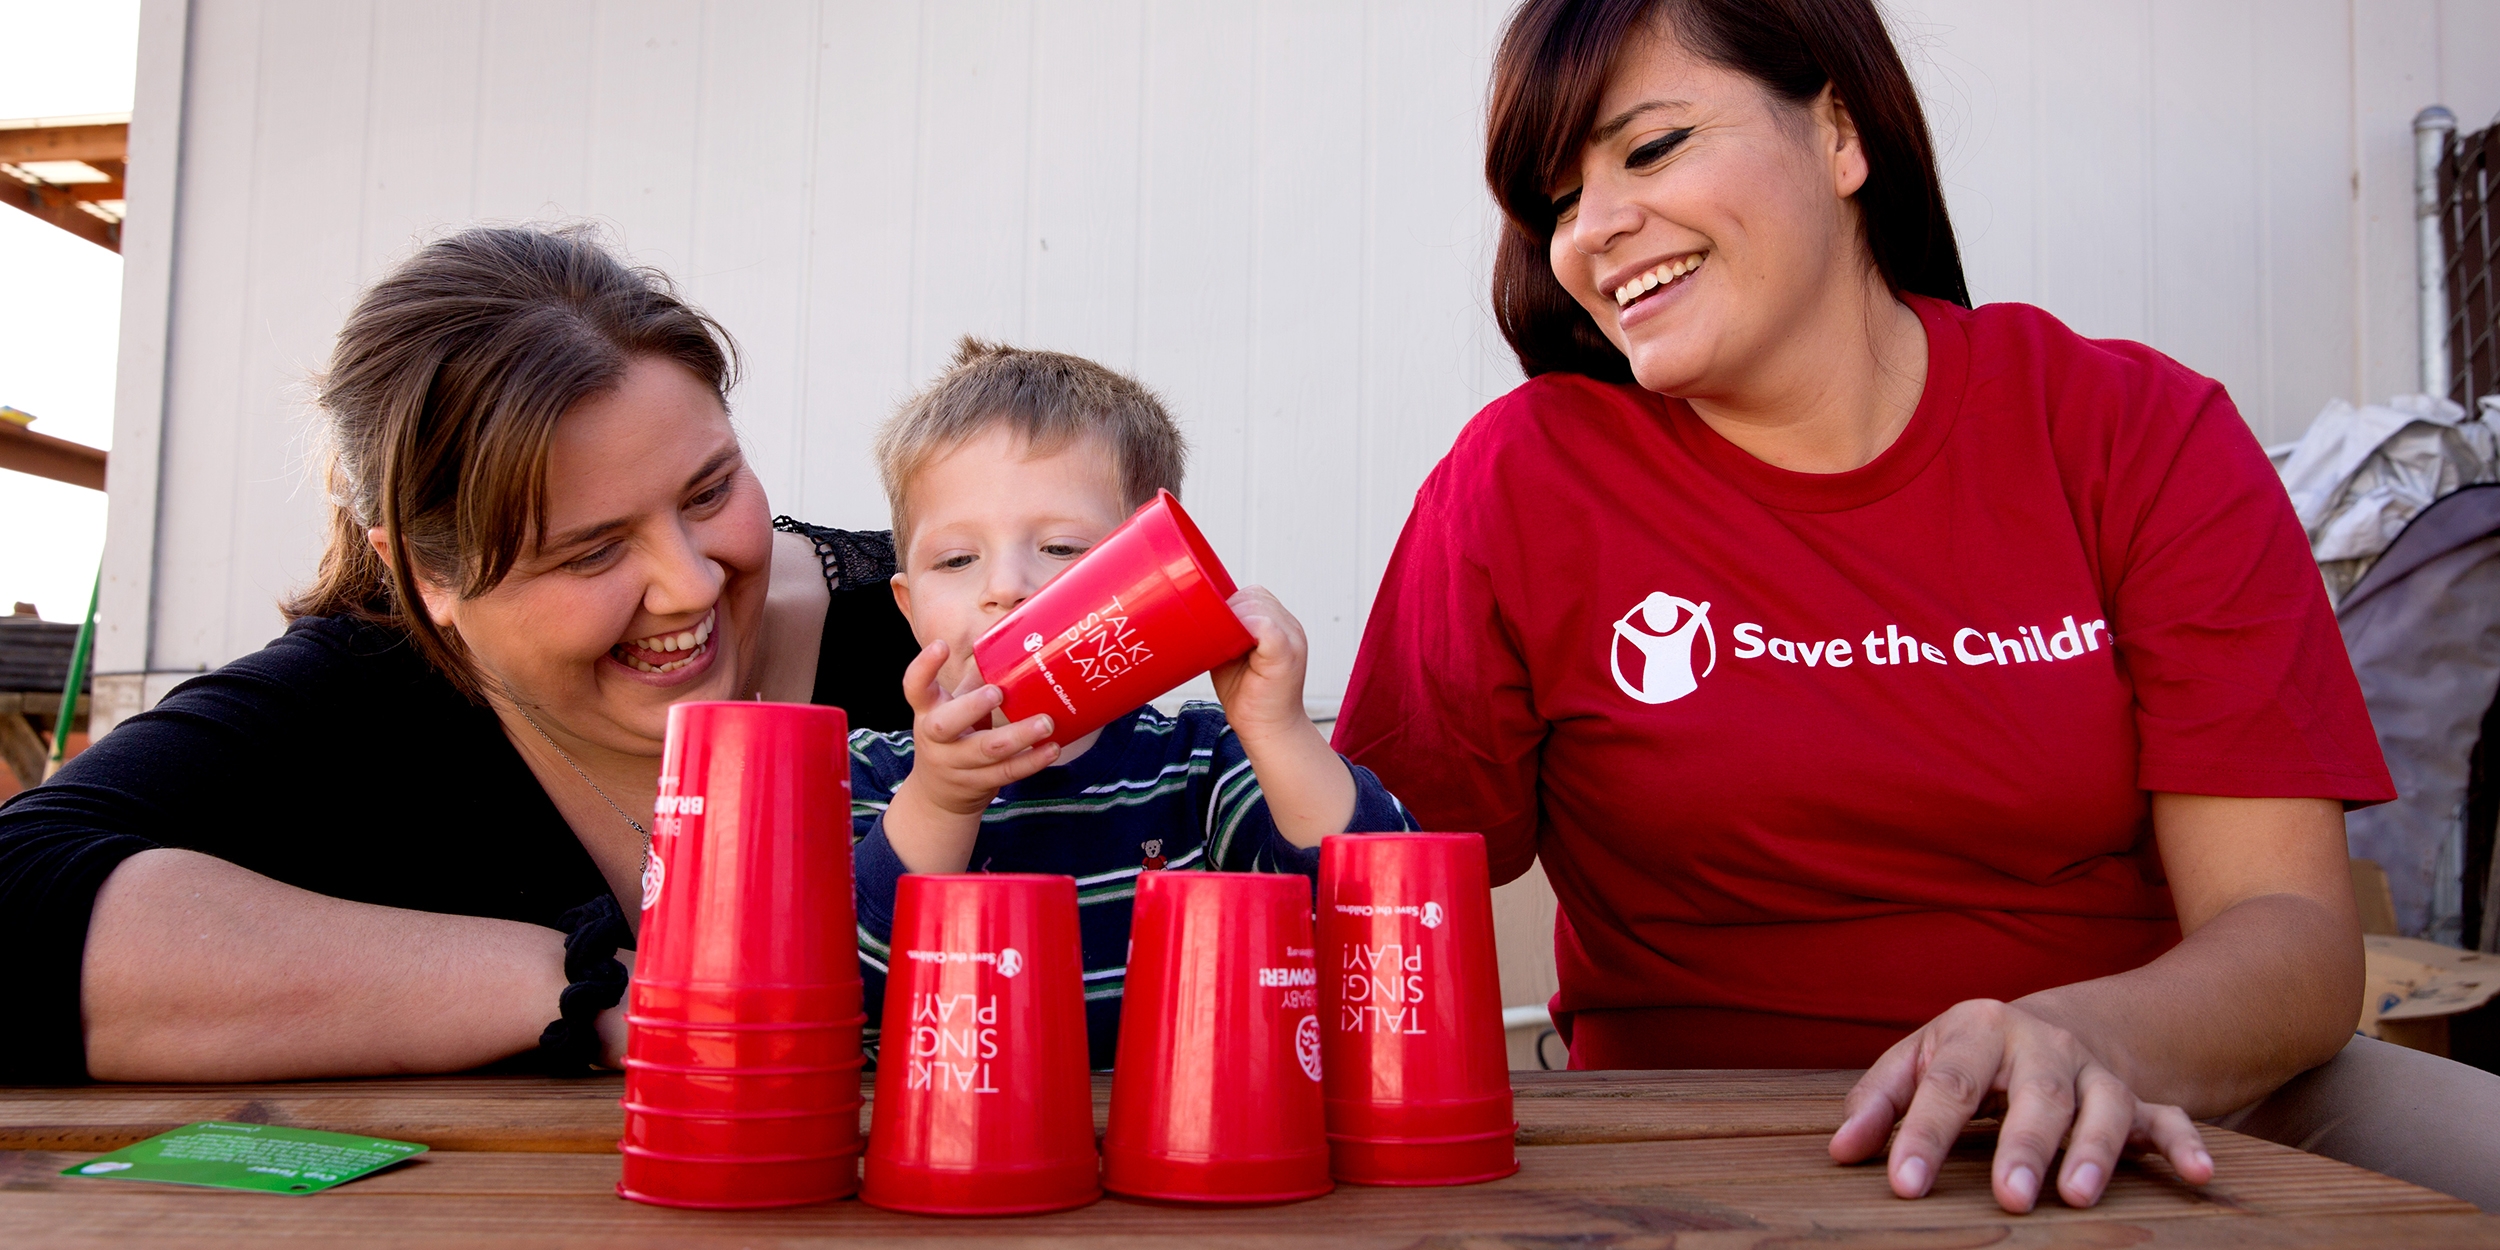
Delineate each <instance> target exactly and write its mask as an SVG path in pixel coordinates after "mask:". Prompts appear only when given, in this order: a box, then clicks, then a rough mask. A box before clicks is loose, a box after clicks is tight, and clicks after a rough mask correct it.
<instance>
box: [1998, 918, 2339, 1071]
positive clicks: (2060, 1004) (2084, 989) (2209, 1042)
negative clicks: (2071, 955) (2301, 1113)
mask: <svg viewBox="0 0 2500 1250" xmlns="http://www.w3.org/2000/svg"><path fill="white" fill-rule="evenodd" d="M2353 939H2354V931H2353V928H2352V922H2351V920H2350V919H2349V917H2346V916H2339V915H2337V914H2335V912H2334V911H2333V909H2331V908H2330V907H2328V906H2327V905H2325V904H2322V903H2320V902H2319V901H2317V900H2316V899H2314V898H2310V897H2307V896H2304V895H2298V894H2269V895H2262V896H2259V897H2256V898H2251V899H2247V900H2244V901H2242V902H2240V903H2237V904H2235V905H2233V906H2231V907H2230V908H2228V909H2227V910H2225V911H2223V912H2222V913H2221V914H2219V915H2217V916H2215V917H2214V918H2213V919H2212V920H2210V921H2208V922H2207V923H2205V924H2204V925H2202V926H2200V927H2198V928H2197V929H2196V931H2195V932H2193V933H2191V934H2189V935H2188V937H2187V939H2186V940H2185V941H2182V942H2181V943H2179V945H2178V946H2176V947H2173V948H2172V949H2171V950H2170V951H2169V952H2168V953H2167V954H2165V955H2163V956H2162V957H2161V958H2159V959H2156V960H2154V961H2153V962H2151V963H2149V964H2146V965H2145V966H2143V967H2141V968H2137V969H2134V970H2133V971H2130V972H2123V973H2120V974H2118V975H2116V976H2110V977H2102V978H2100V979H2098V980H2093V981H2083V982H2078V983H2076V984H2073V985H2064V986H2059V987H2058V988H2056V989H2051V990H2044V991H2042V992H2040V993H2037V994H2033V995H2030V996H2029V997H2026V998H2023V999H2021V1000H2019V1001H2018V1002H2017V1003H2016V1004H2015V1005H2016V1006H2019V1007H2022V1008H2023V1009H2025V1010H2027V1011H2030V1012H2032V1013H2034V1014H2036V1015H2039V1016H2041V1017H2043V1018H2045V1019H2048V1020H2049V1021H2051V1022H2052V1023H2055V1024H2057V1025H2059V1026H2061V1027H2063V1028H2065V1029H2066V1030H2067V1031H2069V1032H2071V1033H2073V1034H2075V1035H2076V1036H2077V1037H2078V1038H2080V1039H2082V1041H2083V1043H2084V1044H2085V1045H2086V1046H2088V1047H2090V1048H2091V1049H2092V1051H2093V1053H2094V1054H2095V1055H2097V1056H2098V1057H2099V1058H2100V1060H2101V1062H2102V1063H2104V1064H2106V1065H2108V1066H2109V1068H2110V1069H2111V1070H2112V1071H2113V1072H2115V1073H2117V1074H2118V1076H2119V1077H2120V1078H2122V1079H2124V1080H2125V1081H2126V1082H2127V1083H2128V1084H2129V1085H2130V1086H2131V1087H2132V1088H2133V1089H2134V1091H2135V1093H2136V1096H2137V1097H2140V1098H2143V1099H2145V1100H2147V1101H2149V1102H2157V1103H2171V1104H2175V1105H2177V1106H2180V1107H2184V1108H2186V1109H2187V1112H2188V1114H2190V1115H2194V1116H2213V1115H2220V1114H2222V1113H2224V1112H2226V1111H2231V1110H2233V1109H2236V1108H2238V1107H2242V1106H2245V1105H2247V1104H2248V1103H2250V1102H2253V1101H2255V1100H2256V1099H2258V1098H2260V1097H2263V1096H2264V1095H2265V1094H2266V1093H2268V1092H2269V1091H2271V1090H2273V1089H2274V1088H2275V1087H2276V1086H2279V1085H2281V1084H2282V1083H2283V1082H2284V1081H2286V1080H2289V1079H2290V1078H2291V1077H2293V1076H2295V1075H2297V1074H2299V1073H2301V1072H2303V1071H2306V1070H2307V1069H2309V1068H2312V1067H2315V1066H2317V1065H2318V1064H2321V1063H2324V1062H2325V1061H2327V1060H2328V1059H2331V1058H2333V1057H2334V1055H2335V1053H2336V1051H2337V1050H2338V1049H2340V1048H2341V1047H2342V1046H2343V1045H2344V1043H2345V1042H2346V1041H2347V1040H2348V1039H2349V1038H2350V1036H2351V1034H2352V1028H2353V1022H2354V1020H2355V1019H2356V1018H2357V1017H2358V1015H2359V1012H2360V1005H2361V979H2362V971H2361V948H2360V945H2359V943H2358V942H2356V941H2354V940H2353Z"/></svg>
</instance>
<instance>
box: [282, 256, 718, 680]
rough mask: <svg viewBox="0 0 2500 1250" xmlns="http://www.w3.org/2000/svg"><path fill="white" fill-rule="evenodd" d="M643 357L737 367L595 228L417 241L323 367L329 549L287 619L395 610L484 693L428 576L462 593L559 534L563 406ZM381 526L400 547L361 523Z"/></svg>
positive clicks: (488, 583) (709, 333) (668, 292)
mask: <svg viewBox="0 0 2500 1250" xmlns="http://www.w3.org/2000/svg"><path fill="white" fill-rule="evenodd" d="M637 357H653V358H657V359H661V360H667V361H671V362H673V363H675V364H677V365H680V366H682V367H683V368H684V369H685V370H686V371H687V372H688V373H691V374H693V375H694V376H696V377H698V378H700V379H702V380H703V381H704V383H705V384H706V385H708V386H710V387H711V388H712V391H713V393H714V394H716V395H722V396H726V395H727V394H728V391H729V388H730V387H731V386H732V385H733V384H734V382H735V379H736V376H737V348H736V347H735V345H733V344H732V343H731V342H730V339H729V333H728V331H726V330H723V329H722V328H721V327H720V325H719V323H717V322H715V321H713V320H712V319H711V318H710V317H708V316H706V315H704V314H703V313H702V312H699V311H697V310H696V309H694V308H693V307H691V306H689V305H688V304H686V303H685V301H683V300H681V299H679V298H678V297H677V293H676V291H675V289H674V288H672V287H671V286H670V284H669V281H668V279H667V278H666V277H664V276H662V275H661V274H660V273H658V272H657V271H655V270H650V269H637V268H633V267H631V266H628V265H626V264H625V263H624V262H622V261H620V260H618V259H617V258H616V257H615V256H614V255H611V254H610V253H609V252H608V251H607V249H606V248H604V247H602V246H601V245H600V242H599V239H598V237H597V235H596V233H595V232H593V231H592V230H590V229H589V228H587V227H578V226H577V227H568V228H563V229H554V230H542V229H534V228H528V227H492V228H482V229H474V230H464V231H462V232H460V233H458V234H455V235H452V236H451V237H449V238H446V239H441V240H438V241H436V242H433V243H429V244H427V245H425V246H424V247H422V248H419V249H418V250H417V253H416V255H414V256H411V257H409V258H408V260H407V261H406V262H404V263H403V264H401V265H400V266H399V267H398V268H397V269H395V270H393V271H392V272H391V273H390V274H389V276H387V277H385V278H383V279H382V280H381V281H379V282H376V283H374V284H373V286H372V287H371V288H370V289H368V290H367V291H366V292H365V293H364V296H363V298H361V299H359V300H357V301H356V307H355V309H354V311H352V312H350V313H349V314H348V316H347V324H346V325H345V326H344V327H342V328H341V329H340V330H339V337H338V346H337V348H336V350H334V351H333V352H332V353H331V356H330V369H329V372H328V373H327V374H326V375H324V376H323V377H322V378H321V379H320V381H319V400H320V404H321V409H322V415H323V417H324V418H325V420H324V423H323V424H324V433H325V434H326V435H327V439H326V441H327V443H328V451H329V464H328V467H327V471H326V475H325V476H326V479H327V484H328V487H329V494H330V540H329V548H328V549H327V550H326V551H324V552H323V553H322V556H321V570H320V572H319V574H318V575H317V576H316V577H315V578H314V580H313V584H312V585H311V586H310V587H307V588H306V589H305V590H304V591H303V592H302V593H301V594H298V595H296V596H295V597H294V598H293V599H291V600H289V601H287V602H286V603H285V604H284V605H282V610H283V611H284V612H285V613H286V615H287V618H288V619H289V620H293V619H295V618H297V617H305V616H337V615H344V616H352V617H356V618H359V619H362V620H367V621H374V622H378V623H382V624H387V625H391V626H395V627H397V628H398V629H400V630H402V631H404V632H405V633H406V634H407V635H408V637H409V638H410V639H411V640H412V641H414V642H415V644H416V646H417V648H418V650H419V651H421V652H423V653H424V655H425V657H426V658H427V659H428V660H430V661H432V662H433V664H434V666H435V667H436V668H438V669H440V670H441V671H442V672H443V674H444V675H445V676H447V677H449V678H450V679H451V680H452V683H453V684H454V685H456V686H458V687H459V688H460V689H461V690H462V691H463V692H464V693H466V694H468V695H469V696H470V697H471V698H478V697H479V696H480V694H481V691H480V688H479V684H478V680H477V675H476V673H475V671H474V669H473V666H472V665H471V664H470V662H469V658H468V653H467V649H466V648H465V647H463V646H462V645H461V644H460V641H459V639H458V638H456V637H453V636H448V635H446V634H445V633H444V632H443V631H442V630H440V629H439V628H437V627H436V626H435V624H434V621H433V618H432V617H430V616H429V615H428V614H427V613H426V610H425V603H424V600H423V599H422V598H420V597H419V595H418V593H417V582H418V579H419V578H421V577H422V578H424V579H426V581H428V582H429V583H431V584H433V585H437V586H443V587H448V588H450V589H451V590H453V591H454V592H455V593H457V594H458V595H459V596H460V597H461V598H464V599H473V598H476V597H477V596H479V595H482V594H485V593H486V592H487V591H490V590H492V589H494V588H495V586H496V585H497V584H498V583H500V582H501V581H503V579H504V576H505V575H506V574H508V573H510V572H511V571H512V565H513V562H514V561H515V560H516V559H518V558H519V556H520V553H521V549H522V547H523V545H524V543H525V541H537V540H539V539H542V538H544V537H545V528H546V493H547V446H548V441H549V438H550V436H551V435H552V434H553V432H554V430H555V424H556V419H557V418H559V417H561V416H563V415H564V414H565V413H566V412H567V411H569V410H570V409H571V408H572V407H573V406H574V405H575V404H578V403H580V402H582V401H583V400H585V399H589V398H591V397H593V396H596V395H599V394H602V393H604V392H606V391H608V390H611V389H613V388H614V387H615V386H616V385H617V383H618V382H619V381H621V380H622V379H623V378H624V376H625V369H626V365H627V364H628V363H629V362H630V361H632V360H633V359H635V358H637ZM375 526H380V527H381V529H382V531H383V545H384V546H385V547H387V548H388V549H389V553H390V554H389V559H388V560H387V561H386V560H384V559H383V558H382V557H381V556H379V555H377V554H376V553H375V552H374V549H373V545H372V543H371V542H369V541H368V540H367V539H366V537H365V533H366V531H367V530H369V529H371V528H373V527H375Z"/></svg>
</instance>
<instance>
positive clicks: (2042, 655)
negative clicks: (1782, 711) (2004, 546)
mask: <svg viewBox="0 0 2500 1250" xmlns="http://www.w3.org/2000/svg"><path fill="white" fill-rule="evenodd" d="M1989 612H1990V615H1992V616H1995V617H1996V618H1997V619H1995V620H1985V619H1983V620H1981V621H1980V622H1979V623H1976V624H1959V625H1957V624H1956V623H1954V622H1952V621H1951V620H1950V619H1947V620H1945V621H1934V620H1932V619H1931V620H1930V621H1928V622H1925V623H1923V624H1922V623H1915V622H1914V623H1912V624H1909V625H1904V624H1903V623H1902V622H1900V621H1897V620H1895V621H1885V620H1881V619H1880V618H1878V619H1875V620H1867V619H1864V618H1860V619H1858V620H1854V621H1851V620H1825V621H1797V620H1790V621H1787V622H1771V623H1767V624H1766V623H1765V622H1763V621H1759V620H1746V619H1743V616H1744V609H1743V608H1742V606H1741V605H1740V606H1738V607H1736V608H1731V609H1728V610H1727V611H1726V612H1725V613H1723V615H1727V616H1730V617H1732V618H1733V619H1735V621H1736V624H1735V625H1734V626H1732V627H1731V628H1730V629H1729V630H1728V631H1727V632H1728V639H1729V645H1728V652H1727V659H1728V661H1729V663H1730V664H1732V665H1734V666H1735V667H1736V669H1737V671H1738V672H1739V673H1740V674H1742V673H1752V672H1755V671H1759V670H1769V671H1772V672H1778V671H1782V670H1787V671H1794V672H1797V673H1798V674H1800V675H1803V674H1804V673H1805V672H1807V671H1812V672H1815V673H1816V674H1818V677H1817V679H1818V680H1832V681H1860V680H1866V681H1882V680H1919V679H1921V678H1923V677H1926V676H1931V675H1932V676H1941V675H1943V674H1945V673H1948V672H1957V671H1961V670H1965V669H1978V670H1981V671H1983V672H1986V673H1988V674H1991V675H1998V674H2009V675H2010V674H2013V673H2017V672H2019V673H2023V674H2030V673H2042V672H2047V671H2050V669H2049V667H2048V666H2054V665H2060V664H2066V663H2071V662H2077V661H2083V662H2086V663H2087V665H2088V664H2090V663H2092V662H2095V661H2097V662H2100V663H2103V664H2106V663H2108V660H2109V657H2106V656H2102V655H2101V653H2102V652H2104V651H2111V652H2113V653H2114V651H2115V649H2116V644H2117V641H2118V639H2117V635H2116V634H2114V633H2112V632H2111V630H2110V626H2109V621H2108V620H2107V619H2105V618H2104V617H2102V616H2100V615H2097V614H2095V613H2094V612H2092V611H2089V610H2087V611H2084V612H2074V613H2068V612H2064V611H2061V610H2059V609H2054V608H2046V609H2044V608H2040V607H2036V606H2035V607H2033V608H2031V609H2030V610H2029V611H2021V610H2018V609H2017V610H2008V609H2004V608H1994V607H1992V608H1991V609H1989ZM2035 613H2036V614H2037V615H2034V614H2035ZM2023 616H2032V617H2033V619H2031V620H2028V621H2026V620H2023V619H2021V618H2022V617H2023ZM2008 617H2011V618H2013V619H2010V620H2009V619H2006V618H2008ZM1606 645H1607V649H1608V651H1609V653H1610V655H1611V659H1610V667H1611V669H1612V672H1613V675H1614V679H1615V687H1616V688H1617V689H1619V690H1621V691H1623V693H1624V694H1626V695H1628V696H1630V697H1631V698H1633V699H1635V700H1638V701H1640V702H1642V703H1651V704H1656V703H1671V702H1673V701H1675V700H1677V699H1681V698H1683V697H1684V696H1686V695H1688V694H1691V693H1692V692H1693V691H1695V690H1697V689H1699V688H1700V686H1701V679H1702V678H1704V677H1707V676H1709V675H1710V674H1711V672H1712V671H1714V670H1715V669H1717V668H1718V665H1719V658H1720V657H1719V642H1718V637H1717V635H1716V634H1715V633H1714V632H1713V628H1712V625H1711V623H1710V604H1709V603H1707V602H1701V603H1696V602H1694V601H1693V600H1690V599H1684V598H1679V597H1677V596H1675V595H1670V594H1668V593H1666V592H1664V591H1652V592H1651V593H1650V594H1649V595H1648V596H1647V597H1646V598H1644V599H1642V600H1641V601H1640V602H1639V603H1636V604H1634V605H1632V610H1631V611H1628V612H1626V613H1624V614H1623V616H1622V617H1621V618H1620V619H1618V620H1616V621H1615V622H1613V624H1612V625H1611V626H1610V628H1609V631H1608V637H1607V640H1606ZM1696 651H1699V652H1701V654H1700V655H1698V656H1697V655H1696V654H1695V652H1696ZM1792 665H1793V666H1795V667H1794V668H1793V669H1789V666H1792ZM1844 671H1845V672H1846V674H1847V675H1846V676H1840V675H1839V674H1841V673H1843V672H1844ZM1825 674H1829V675H1831V676H1829V677H1827V678H1826V677H1823V676H1821V675H1825Z"/></svg>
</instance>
